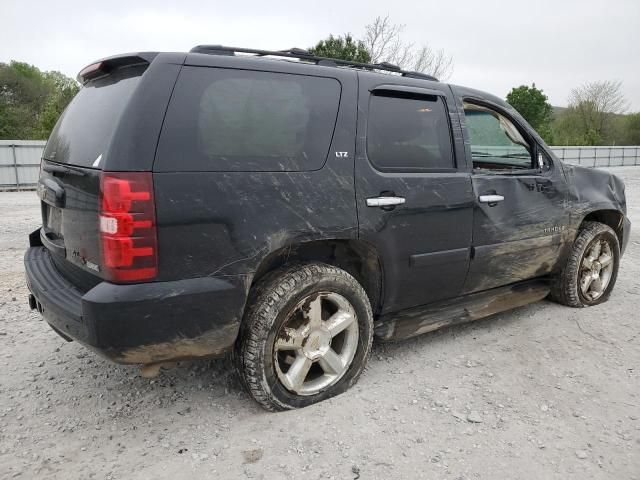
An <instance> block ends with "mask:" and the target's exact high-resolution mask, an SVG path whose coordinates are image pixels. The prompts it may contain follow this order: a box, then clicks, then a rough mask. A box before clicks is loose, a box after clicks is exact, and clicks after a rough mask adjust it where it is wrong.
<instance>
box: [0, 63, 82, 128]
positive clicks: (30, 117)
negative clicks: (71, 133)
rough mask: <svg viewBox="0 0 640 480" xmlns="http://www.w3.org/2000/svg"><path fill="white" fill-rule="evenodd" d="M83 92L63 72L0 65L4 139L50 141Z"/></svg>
mask: <svg viewBox="0 0 640 480" xmlns="http://www.w3.org/2000/svg"><path fill="white" fill-rule="evenodd" d="M79 89H80V86H79V85H78V83H77V82H76V81H75V80H73V79H71V78H69V77H67V76H65V75H63V74H62V73H60V72H41V71H40V70H39V69H38V68H37V67H34V66H33V65H29V64H27V63H22V62H16V61H12V62H11V63H10V64H6V63H0V139H11V140H36V139H46V138H47V137H48V136H49V134H50V133H51V130H52V129H53V127H54V125H55V123H56V121H57V120H58V117H59V116H60V114H61V113H62V112H63V111H64V109H65V108H66V106H67V105H68V104H69V102H70V101H71V99H72V98H73V97H74V96H75V94H76V93H78V90H79Z"/></svg>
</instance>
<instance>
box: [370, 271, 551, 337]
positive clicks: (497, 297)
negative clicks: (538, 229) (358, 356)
mask: <svg viewBox="0 0 640 480" xmlns="http://www.w3.org/2000/svg"><path fill="white" fill-rule="evenodd" d="M548 294H549V280H547V279H537V280H528V281H526V282H520V283H515V284H513V285H508V286H506V287H498V288H493V289H491V290H487V291H486V292H478V293H472V294H470V295H466V296H464V297H461V298H455V299H450V300H445V301H442V302H436V303H431V304H428V305H421V306H419V307H413V308H410V309H408V310H404V311H402V312H399V313H395V314H387V315H383V316H382V317H380V318H379V319H378V320H376V322H375V334H376V336H377V337H378V338H380V339H381V340H384V341H392V340H401V339H405V338H411V337H415V336H416V335H421V334H423V333H427V332H432V331H434V330H438V329H439V328H442V327H446V326H449V325H455V324H458V323H465V322H471V321H473V320H478V319H480V318H484V317H488V316H489V315H494V314H496V313H500V312H504V311H506V310H511V309H513V308H517V307H522V306H524V305H527V304H529V303H533V302H536V301H538V300H542V299H543V298H544V297H546V296H547V295H548Z"/></svg>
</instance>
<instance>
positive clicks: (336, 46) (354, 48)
mask: <svg viewBox="0 0 640 480" xmlns="http://www.w3.org/2000/svg"><path fill="white" fill-rule="evenodd" d="M309 52H310V53H312V54H313V55H317V56H319V57H329V58H338V59H341V60H349V61H351V62H359V63H369V62H370V61H371V57H370V56H369V52H368V51H367V49H366V48H365V46H364V44H363V43H362V42H361V41H360V40H354V38H353V37H352V36H351V34H349V33H347V34H345V35H344V36H337V37H334V36H333V35H329V38H327V39H326V40H320V41H319V42H318V43H317V45H316V46H315V47H312V48H310V49H309Z"/></svg>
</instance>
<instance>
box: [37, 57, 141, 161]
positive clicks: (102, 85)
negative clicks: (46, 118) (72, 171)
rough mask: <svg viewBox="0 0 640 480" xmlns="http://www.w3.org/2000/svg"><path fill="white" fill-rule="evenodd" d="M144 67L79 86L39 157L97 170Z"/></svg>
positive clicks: (126, 70) (123, 71) (132, 68)
mask: <svg viewBox="0 0 640 480" xmlns="http://www.w3.org/2000/svg"><path fill="white" fill-rule="evenodd" d="M147 66H148V65H147V64H145V65H135V66H131V67H125V68H120V69H117V70H115V71H114V72H112V73H111V74H110V75H108V76H106V77H103V78H98V79H96V80H92V81H90V82H89V83H87V84H86V85H85V86H84V87H82V88H81V89H80V91H79V92H78V94H77V95H76V96H75V98H74V99H73V100H72V101H71V103H70V104H69V106H68V107H67V109H66V110H65V112H64V113H63V115H62V116H61V117H60V119H59V120H58V123H57V124H56V126H55V128H54V129H53V132H51V135H50V137H49V141H48V142H47V146H46V148H45V151H44V154H43V157H44V158H45V159H48V160H51V161H54V162H58V163H66V164H69V165H78V166H81V167H91V166H95V167H98V166H99V165H98V163H99V162H97V159H98V157H99V156H100V155H102V154H103V153H104V151H105V150H106V148H107V146H108V144H109V141H110V140H111V136H112V135H113V132H114V130H115V128H116V126H117V124H118V120H119V118H120V115H121V114H122V112H123V111H124V109H125V107H126V106H127V103H128V102H129V99H130V98H131V95H132V94H133V92H134V90H135V89H136V87H137V86H138V82H139V81H140V78H141V76H142V73H143V72H144V71H145V69H146V68H147Z"/></svg>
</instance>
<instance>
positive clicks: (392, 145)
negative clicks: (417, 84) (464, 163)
mask: <svg viewBox="0 0 640 480" xmlns="http://www.w3.org/2000/svg"><path fill="white" fill-rule="evenodd" d="M392 95H393V96H392ZM367 155H368V156H369V160H370V161H371V163H373V164H374V165H375V166H376V168H378V169H380V170H402V171H407V170H415V171H421V170H431V169H443V168H445V169H446V168H453V167H454V163H453V153H452V144H451V133H450V129H449V122H448V118H447V111H446V109H445V105H444V102H443V101H442V99H440V98H438V97H435V96H420V97H412V96H410V95H403V94H401V93H400V92H389V95H387V94H385V95H373V96H372V97H371V100H370V102H369V122H368V127H367Z"/></svg>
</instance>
